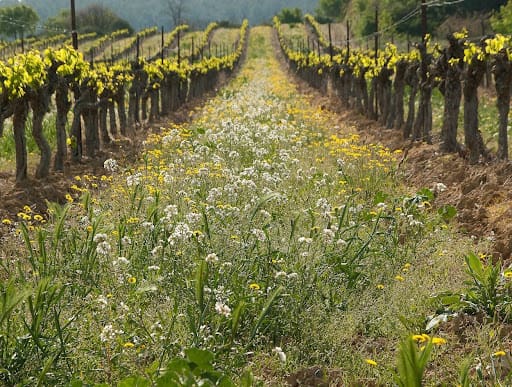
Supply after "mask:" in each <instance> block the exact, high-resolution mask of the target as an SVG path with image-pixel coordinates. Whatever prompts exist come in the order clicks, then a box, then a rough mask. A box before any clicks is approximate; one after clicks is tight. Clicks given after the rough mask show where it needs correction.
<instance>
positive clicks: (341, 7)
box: [316, 0, 350, 21]
mask: <svg viewBox="0 0 512 387" xmlns="http://www.w3.org/2000/svg"><path fill="white" fill-rule="evenodd" d="M349 3H350V0H320V1H319V2H318V8H317V9H316V16H317V18H318V19H319V20H320V21H322V19H324V20H342V19H343V18H344V17H345V14H346V12H347V7H348V5H349Z"/></svg>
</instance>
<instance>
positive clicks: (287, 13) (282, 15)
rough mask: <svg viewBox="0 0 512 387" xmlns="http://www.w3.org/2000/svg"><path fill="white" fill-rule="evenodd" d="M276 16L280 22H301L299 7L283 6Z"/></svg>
mask: <svg viewBox="0 0 512 387" xmlns="http://www.w3.org/2000/svg"><path fill="white" fill-rule="evenodd" d="M277 17H278V18H279V20H281V23H300V22H302V11H301V10H300V8H283V9H282V10H281V12H279V13H278V14H277Z"/></svg>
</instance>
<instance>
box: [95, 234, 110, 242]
mask: <svg viewBox="0 0 512 387" xmlns="http://www.w3.org/2000/svg"><path fill="white" fill-rule="evenodd" d="M107 239H108V236H107V234H96V235H95V236H94V238H93V239H92V241H93V242H94V243H101V242H106V241H107Z"/></svg>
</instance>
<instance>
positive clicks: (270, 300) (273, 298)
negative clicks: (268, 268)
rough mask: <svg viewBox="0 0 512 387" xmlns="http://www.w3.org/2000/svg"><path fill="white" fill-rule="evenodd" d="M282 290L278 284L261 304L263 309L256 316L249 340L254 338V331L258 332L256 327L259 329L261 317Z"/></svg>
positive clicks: (265, 313) (263, 316)
mask: <svg viewBox="0 0 512 387" xmlns="http://www.w3.org/2000/svg"><path fill="white" fill-rule="evenodd" d="M282 292H284V287H283V286H279V287H278V288H277V289H276V290H274V292H273V293H272V294H271V295H270V297H269V298H268V299H267V302H265V305H263V309H262V310H261V312H260V314H259V316H258V320H257V321H256V324H254V327H253V328H252V333H251V339H250V341H251V340H252V339H253V338H254V336H256V333H257V332H258V329H259V327H260V325H261V323H262V322H263V319H264V318H265V316H266V315H267V313H268V312H269V310H270V307H271V306H272V304H273V303H274V301H275V300H276V299H277V298H278V297H279V296H280V295H281V293H282Z"/></svg>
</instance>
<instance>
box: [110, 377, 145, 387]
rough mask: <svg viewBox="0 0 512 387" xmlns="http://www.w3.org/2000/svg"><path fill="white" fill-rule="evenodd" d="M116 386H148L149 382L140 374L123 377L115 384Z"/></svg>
mask: <svg viewBox="0 0 512 387" xmlns="http://www.w3.org/2000/svg"><path fill="white" fill-rule="evenodd" d="M117 386H118V387H150V386H151V382H150V381H149V380H147V379H146V378H143V377H141V376H134V377H131V378H127V379H124V380H122V381H120V382H119V383H118V384H117Z"/></svg>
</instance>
